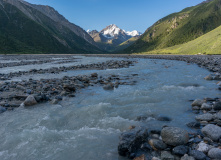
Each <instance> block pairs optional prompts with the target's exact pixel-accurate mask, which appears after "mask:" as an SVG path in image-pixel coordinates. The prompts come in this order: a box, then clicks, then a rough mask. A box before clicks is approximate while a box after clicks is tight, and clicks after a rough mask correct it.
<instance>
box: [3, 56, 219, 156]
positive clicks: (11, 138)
mask: <svg viewBox="0 0 221 160" xmlns="http://www.w3.org/2000/svg"><path fill="white" fill-rule="evenodd" d="M77 58H82V59H79V60H78V62H75V63H74V62H73V64H76V65H77V64H80V63H83V64H87V63H93V62H100V61H106V60H109V59H110V58H98V57H77ZM134 60H136V61H137V62H138V63H135V65H134V66H131V67H130V68H123V69H108V70H84V71H68V72H64V73H63V72H61V73H60V74H56V75H54V74H47V75H30V76H26V77H21V78H14V80H21V79H28V78H30V77H31V78H32V79H40V78H46V77H47V78H55V77H56V78H59V77H63V76H73V75H80V74H91V73H94V72H97V73H98V75H99V76H106V75H112V74H115V75H121V76H125V77H126V76H128V75H132V74H138V76H134V77H133V78H132V79H128V81H137V83H136V84H135V85H120V86H119V88H117V89H114V90H113V91H106V90H103V88H102V87H101V86H91V87H89V88H85V89H83V90H81V91H80V92H77V93H76V97H74V98H65V99H64V100H63V101H62V102H60V103H59V104H57V105H52V104H50V103H43V104H38V105H36V106H34V107H30V108H28V109H27V108H22V107H21V108H18V109H15V110H14V111H10V112H9V111H8V112H5V113H3V114H0V124H1V127H0V144H1V145H0V159H1V160H125V158H123V157H119V156H118V153H117V146H118V142H119V136H120V134H121V133H122V132H123V131H126V130H128V128H129V127H130V126H132V125H135V126H139V125H145V126H149V128H161V127H162V126H163V125H168V126H178V127H182V128H184V129H187V130H189V129H188V128H187V127H186V123H188V122H192V121H194V117H195V114H193V113H192V111H191V102H190V101H189V100H193V99H196V98H204V97H218V96H220V91H218V90H216V89H217V86H216V82H215V81H206V80H204V77H205V76H207V75H208V74H210V73H209V71H207V70H206V69H203V68H199V67H198V66H197V65H194V64H187V63H186V62H180V61H169V60H150V59H134ZM73 64H71V65H73ZM56 65H58V64H46V65H45V66H44V65H42V64H41V65H36V66H35V65H32V67H34V68H42V67H43V68H48V67H53V66H56ZM62 65H63V64H59V66H62ZM65 65H66V66H68V65H70V64H65ZM18 69H20V70H28V69H31V68H30V65H29V66H19V67H17V69H16V67H14V68H13V67H11V68H8V70H7V68H2V69H0V70H1V71H0V72H4V73H7V72H9V71H13V72H15V71H18ZM53 76H54V77H53ZM140 115H144V116H149V118H148V119H147V120H145V121H142V122H141V121H136V118H137V117H138V116H140ZM159 115H163V116H167V117H170V118H172V121H171V122H161V121H157V120H156V119H155V118H154V117H157V116H159Z"/></svg>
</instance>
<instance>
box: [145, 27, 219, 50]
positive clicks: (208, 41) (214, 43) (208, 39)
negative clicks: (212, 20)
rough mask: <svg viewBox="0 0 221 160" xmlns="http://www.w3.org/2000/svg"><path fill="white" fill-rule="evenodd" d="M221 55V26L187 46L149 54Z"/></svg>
mask: <svg viewBox="0 0 221 160" xmlns="http://www.w3.org/2000/svg"><path fill="white" fill-rule="evenodd" d="M198 53H201V54H221V26H220V27H218V28H216V29H214V30H213V31H211V32H209V33H207V34H205V35H203V36H201V37H199V38H197V39H195V40H192V41H190V42H187V43H185V44H181V45H176V46H173V47H169V48H164V49H160V50H154V51H150V52H147V54H198Z"/></svg>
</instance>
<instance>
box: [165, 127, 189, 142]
mask: <svg viewBox="0 0 221 160" xmlns="http://www.w3.org/2000/svg"><path fill="white" fill-rule="evenodd" d="M161 137H162V139H163V141H164V142H165V143H166V144H168V145H171V146H179V145H183V144H186V143H187V142H188V141H189V135H188V132H187V131H185V130H183V129H180V128H177V127H165V128H163V129H162V131H161Z"/></svg>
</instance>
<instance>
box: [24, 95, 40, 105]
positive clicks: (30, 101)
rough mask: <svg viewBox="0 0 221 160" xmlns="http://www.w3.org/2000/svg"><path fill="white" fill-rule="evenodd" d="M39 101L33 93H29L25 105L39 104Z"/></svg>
mask: <svg viewBox="0 0 221 160" xmlns="http://www.w3.org/2000/svg"><path fill="white" fill-rule="evenodd" d="M37 103H38V102H37V101H36V100H35V97H34V96H32V95H29V96H28V97H27V98H26V99H25V101H24V105H25V106H33V105H35V104H37Z"/></svg>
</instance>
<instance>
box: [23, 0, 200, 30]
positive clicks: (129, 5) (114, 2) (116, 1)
mask: <svg viewBox="0 0 221 160" xmlns="http://www.w3.org/2000/svg"><path fill="white" fill-rule="evenodd" d="M26 1H28V2H30V3H33V4H43V5H49V6H52V7H53V8H55V9H56V10H57V11H58V12H59V13H60V14H62V15H63V16H64V17H65V18H67V19H68V20H69V21H70V22H72V23H74V24H76V25H78V26H80V27H82V28H83V29H85V30H87V29H97V30H98V31H100V30H101V29H103V28H105V27H106V26H107V25H109V24H116V25H117V26H118V27H120V28H122V29H125V30H126V31H132V30H138V31H141V32H144V31H145V30H146V29H147V28H148V27H149V26H151V25H152V24H153V23H155V22H156V21H157V20H159V19H161V18H163V17H165V16H167V15H168V14H171V13H174V12H178V11H181V10H182V9H184V8H186V7H190V6H194V5H196V4H199V3H201V2H202V1H203V0H26Z"/></svg>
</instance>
